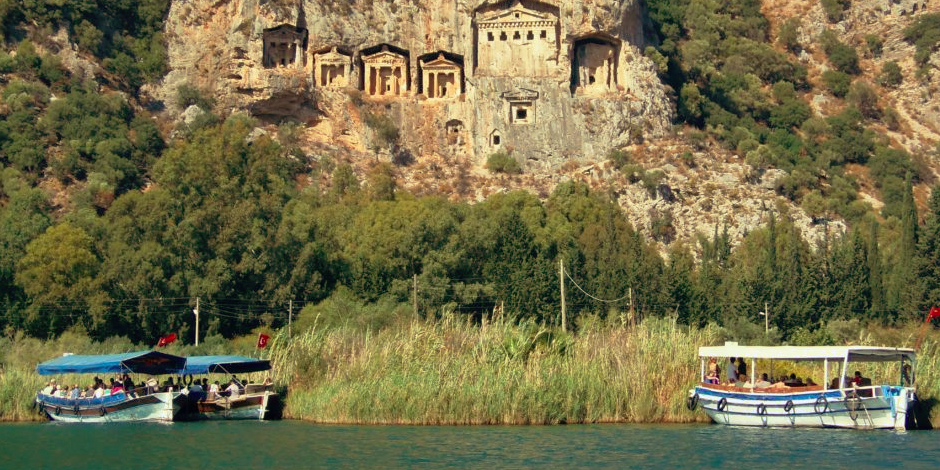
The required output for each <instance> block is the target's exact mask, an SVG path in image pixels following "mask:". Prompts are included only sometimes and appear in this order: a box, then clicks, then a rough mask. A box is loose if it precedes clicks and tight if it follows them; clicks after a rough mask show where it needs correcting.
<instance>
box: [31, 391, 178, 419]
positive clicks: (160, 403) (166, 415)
mask: <svg viewBox="0 0 940 470" xmlns="http://www.w3.org/2000/svg"><path fill="white" fill-rule="evenodd" d="M179 395H180V394H179V392H159V393H152V394H148V395H143V396H138V397H133V398H132V397H129V396H127V395H125V394H120V395H117V396H108V397H101V398H79V399H70V398H59V397H51V396H48V395H43V394H38V395H37V396H36V403H37V405H38V406H39V409H40V411H42V412H43V413H45V414H46V416H48V417H49V419H51V420H53V421H61V422H64V423H115V422H136V421H158V422H172V421H173V420H174V418H175V417H176V415H177V413H179V411H180V409H181V408H182V403H181V402H180V400H179Z"/></svg>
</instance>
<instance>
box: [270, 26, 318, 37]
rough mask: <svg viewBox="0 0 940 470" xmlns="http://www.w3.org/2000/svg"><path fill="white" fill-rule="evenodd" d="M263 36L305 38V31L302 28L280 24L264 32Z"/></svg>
mask: <svg viewBox="0 0 940 470" xmlns="http://www.w3.org/2000/svg"><path fill="white" fill-rule="evenodd" d="M264 36H265V37H276V38H305V37H306V36H307V30H306V29H302V28H299V29H298V28H297V27H295V26H292V25H290V24H282V25H280V26H277V27H274V28H271V29H268V30H265V32H264Z"/></svg>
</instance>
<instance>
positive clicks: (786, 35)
mask: <svg viewBox="0 0 940 470" xmlns="http://www.w3.org/2000/svg"><path fill="white" fill-rule="evenodd" d="M799 30H800V19H799V18H790V19H788V20H786V21H784V22H783V24H782V25H780V34H779V35H778V36H777V44H779V45H780V46H782V47H783V48H785V49H786V50H788V51H790V52H793V53H796V52H798V51H799V50H800V49H802V48H803V46H802V45H801V44H800V35H799Z"/></svg>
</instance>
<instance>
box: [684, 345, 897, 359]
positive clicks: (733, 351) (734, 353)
mask: <svg viewBox="0 0 940 470" xmlns="http://www.w3.org/2000/svg"><path fill="white" fill-rule="evenodd" d="M698 355H699V357H719V358H721V357H724V358H727V357H743V358H745V359H776V360H786V361H822V360H824V359H828V360H830V361H842V360H843V359H845V358H846V356H847V357H848V358H849V362H892V361H900V360H901V358H905V359H906V360H908V361H911V362H913V361H914V358H915V353H914V350H913V349H907V348H883V347H873V346H738V345H734V344H728V345H725V346H704V347H701V348H699V350H698Z"/></svg>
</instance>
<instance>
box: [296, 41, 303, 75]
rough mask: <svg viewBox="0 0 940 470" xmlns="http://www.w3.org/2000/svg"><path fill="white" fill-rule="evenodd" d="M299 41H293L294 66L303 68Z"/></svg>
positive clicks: (301, 49)
mask: <svg viewBox="0 0 940 470" xmlns="http://www.w3.org/2000/svg"><path fill="white" fill-rule="evenodd" d="M301 46H302V44H301V43H300V40H298V39H294V65H295V66H296V67H298V68H303V66H304V56H303V48H302V47H301Z"/></svg>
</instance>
